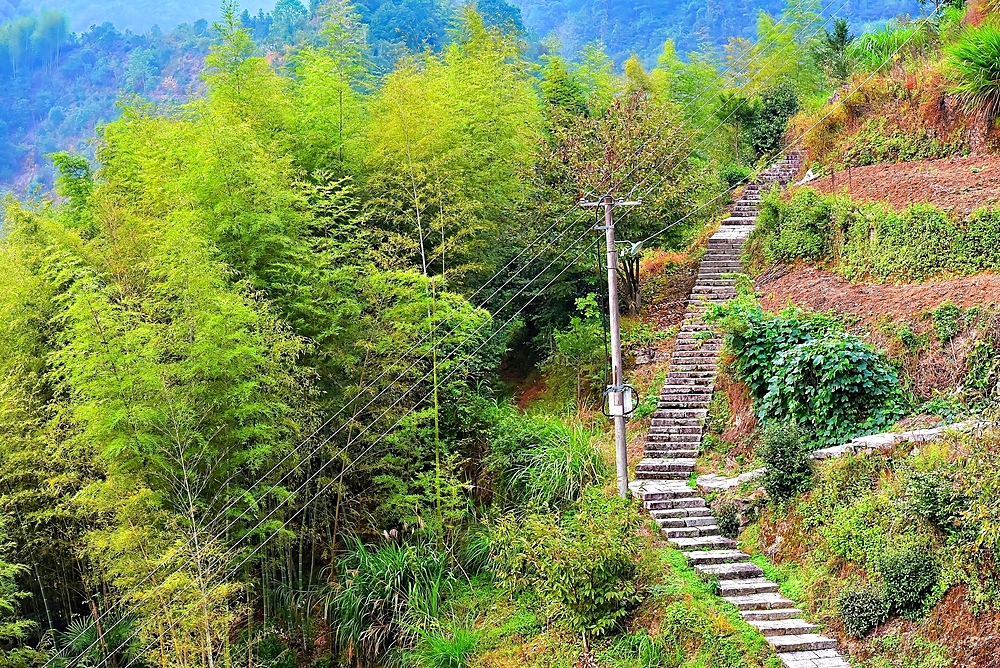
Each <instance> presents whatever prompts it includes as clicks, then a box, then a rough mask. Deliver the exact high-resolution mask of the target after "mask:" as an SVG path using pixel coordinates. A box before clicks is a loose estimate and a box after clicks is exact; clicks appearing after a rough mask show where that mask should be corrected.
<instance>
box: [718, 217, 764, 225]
mask: <svg viewBox="0 0 1000 668" xmlns="http://www.w3.org/2000/svg"><path fill="white" fill-rule="evenodd" d="M756 222H757V219H756V218H755V217H749V216H741V217H739V218H737V217H736V216H730V217H729V218H726V219H725V220H723V221H722V224H723V225H753V224H754V223H756Z"/></svg>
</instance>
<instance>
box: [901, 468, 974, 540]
mask: <svg viewBox="0 0 1000 668" xmlns="http://www.w3.org/2000/svg"><path fill="white" fill-rule="evenodd" d="M906 502H907V506H908V508H909V510H910V511H911V512H912V513H914V514H915V515H917V516H919V517H923V518H925V519H926V520H927V521H928V522H930V523H931V524H932V525H934V526H935V527H937V528H938V529H940V530H941V531H946V532H948V533H953V532H955V531H957V530H958V529H960V528H961V519H962V516H963V515H964V514H965V512H966V510H968V507H969V499H968V497H966V496H965V495H964V494H963V493H961V492H960V491H959V490H958V489H957V488H956V485H955V483H954V481H952V479H951V477H950V476H949V475H948V473H947V472H945V471H941V470H932V471H913V472H912V473H910V476H909V479H908V480H907V484H906Z"/></svg>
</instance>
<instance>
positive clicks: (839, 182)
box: [807, 156, 1000, 215]
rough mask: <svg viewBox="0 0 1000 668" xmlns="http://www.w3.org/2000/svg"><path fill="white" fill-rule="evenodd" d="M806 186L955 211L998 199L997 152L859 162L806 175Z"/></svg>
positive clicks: (901, 205) (858, 197)
mask: <svg viewBox="0 0 1000 668" xmlns="http://www.w3.org/2000/svg"><path fill="white" fill-rule="evenodd" d="M807 185H808V186H809V187H811V188H816V189H817V190H819V191H821V192H824V193H830V192H833V189H834V185H836V190H837V192H838V193H844V194H850V195H851V196H852V197H853V198H854V199H856V200H864V201H869V202H889V203H890V204H891V205H892V206H893V207H895V208H896V209H903V208H905V207H906V205H907V204H912V203H915V202H929V203H931V204H935V205H937V206H939V207H941V208H943V209H946V210H949V211H953V212H954V213H956V214H958V215H965V214H968V213H970V212H972V211H974V210H975V209H978V208H981V207H984V206H988V205H990V204H995V203H996V202H1000V156H980V157H976V158H946V159H944V160H924V161H918V162H901V163H895V164H885V165H872V166H870V167H858V168H855V169H851V170H849V171H843V172H837V173H836V174H834V175H833V177H832V178H831V177H826V178H822V179H816V180H815V181H810V182H809V183H808V184H807Z"/></svg>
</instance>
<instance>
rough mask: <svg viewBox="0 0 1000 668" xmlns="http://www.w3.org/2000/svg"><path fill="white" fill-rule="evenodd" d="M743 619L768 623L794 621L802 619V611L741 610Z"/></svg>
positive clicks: (796, 609) (781, 609) (786, 609)
mask: <svg viewBox="0 0 1000 668" xmlns="http://www.w3.org/2000/svg"><path fill="white" fill-rule="evenodd" d="M740 614H741V615H743V619H745V620H747V621H748V622H750V621H759V622H762V621H768V620H778V619H792V618H794V617H801V616H802V611H801V610H799V609H798V608H777V609H775V610H741V611H740Z"/></svg>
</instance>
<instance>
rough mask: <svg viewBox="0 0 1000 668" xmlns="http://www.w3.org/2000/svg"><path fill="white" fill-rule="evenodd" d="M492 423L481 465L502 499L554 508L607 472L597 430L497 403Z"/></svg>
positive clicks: (503, 501)
mask: <svg viewBox="0 0 1000 668" xmlns="http://www.w3.org/2000/svg"><path fill="white" fill-rule="evenodd" d="M493 425H494V427H493V428H492V430H491V432H490V454H489V456H488V457H487V460H486V463H487V466H488V467H489V469H490V470H491V471H492V472H493V474H494V476H495V486H496V489H495V491H496V493H497V494H498V495H499V496H500V499H499V500H500V502H501V503H505V504H508V505H540V506H547V507H558V506H561V505H564V504H565V503H567V502H570V501H574V500H577V499H579V498H580V494H581V492H582V491H583V488H584V487H586V486H587V485H588V484H590V483H591V482H594V481H596V480H601V479H602V478H604V476H606V475H607V473H608V465H607V461H606V460H605V459H604V457H603V456H602V455H601V451H600V450H599V449H598V447H597V434H596V433H595V432H594V431H593V430H591V429H589V428H587V427H585V426H583V425H581V424H580V423H578V422H571V423H567V422H566V421H564V420H562V419H560V418H559V417H556V416H532V415H526V414H525V413H523V412H522V411H520V410H519V409H517V408H515V407H514V406H511V405H508V404H501V405H498V406H497V408H496V419H495V420H493Z"/></svg>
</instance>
